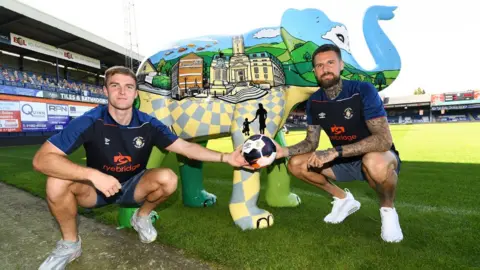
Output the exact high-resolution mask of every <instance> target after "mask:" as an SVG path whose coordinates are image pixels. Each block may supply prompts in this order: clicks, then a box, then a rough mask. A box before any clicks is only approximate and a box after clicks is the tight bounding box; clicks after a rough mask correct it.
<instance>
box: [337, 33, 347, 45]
mask: <svg viewBox="0 0 480 270" xmlns="http://www.w3.org/2000/svg"><path fill="white" fill-rule="evenodd" d="M337 37H338V39H340V41H341V42H342V43H345V37H344V36H343V35H342V34H337Z"/></svg>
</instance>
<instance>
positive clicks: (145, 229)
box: [130, 209, 157, 244]
mask: <svg viewBox="0 0 480 270" xmlns="http://www.w3.org/2000/svg"><path fill="white" fill-rule="evenodd" d="M138 210H140V209H137V210H135V213H133V215H132V218H131V219H130V224H131V225H132V227H133V228H134V229H135V230H136V231H137V232H138V236H139V237H140V241H141V242H142V243H145V244H148V243H151V242H153V241H155V239H157V230H155V227H153V224H152V217H151V215H152V214H150V215H148V216H146V217H139V216H137V214H138Z"/></svg>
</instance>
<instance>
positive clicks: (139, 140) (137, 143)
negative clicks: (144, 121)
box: [133, 136, 145, 148]
mask: <svg viewBox="0 0 480 270" xmlns="http://www.w3.org/2000/svg"><path fill="white" fill-rule="evenodd" d="M133 145H134V146H135V147H136V148H142V147H143V146H144V145H145V139H143V137H141V136H137V137H135V138H134V139H133Z"/></svg>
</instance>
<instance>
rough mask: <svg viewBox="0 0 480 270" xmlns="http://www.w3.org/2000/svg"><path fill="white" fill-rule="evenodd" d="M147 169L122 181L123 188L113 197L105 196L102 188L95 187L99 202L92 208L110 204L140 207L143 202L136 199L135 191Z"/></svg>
mask: <svg viewBox="0 0 480 270" xmlns="http://www.w3.org/2000/svg"><path fill="white" fill-rule="evenodd" d="M145 172H146V170H142V171H141V172H139V173H137V174H136V175H134V176H132V177H131V178H130V179H128V180H127V181H125V182H123V183H121V184H122V189H120V190H119V192H118V193H117V194H115V195H113V196H111V197H107V196H105V194H103V193H102V192H101V191H100V190H98V189H95V191H96V192H97V203H96V204H95V206H94V207H92V208H98V207H102V206H106V205H109V204H119V205H121V206H125V207H140V206H141V205H142V203H138V202H136V201H135V199H134V197H133V195H134V193H135V188H136V187H137V184H138V182H139V181H140V179H141V178H142V176H143V175H144V174H145Z"/></svg>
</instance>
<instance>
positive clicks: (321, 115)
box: [318, 112, 327, 119]
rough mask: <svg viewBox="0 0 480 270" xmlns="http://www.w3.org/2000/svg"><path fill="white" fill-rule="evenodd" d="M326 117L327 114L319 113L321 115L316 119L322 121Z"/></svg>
mask: <svg viewBox="0 0 480 270" xmlns="http://www.w3.org/2000/svg"><path fill="white" fill-rule="evenodd" d="M326 116H327V114H326V113H324V112H321V113H319V114H318V118H320V119H324V118H325V117H326Z"/></svg>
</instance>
